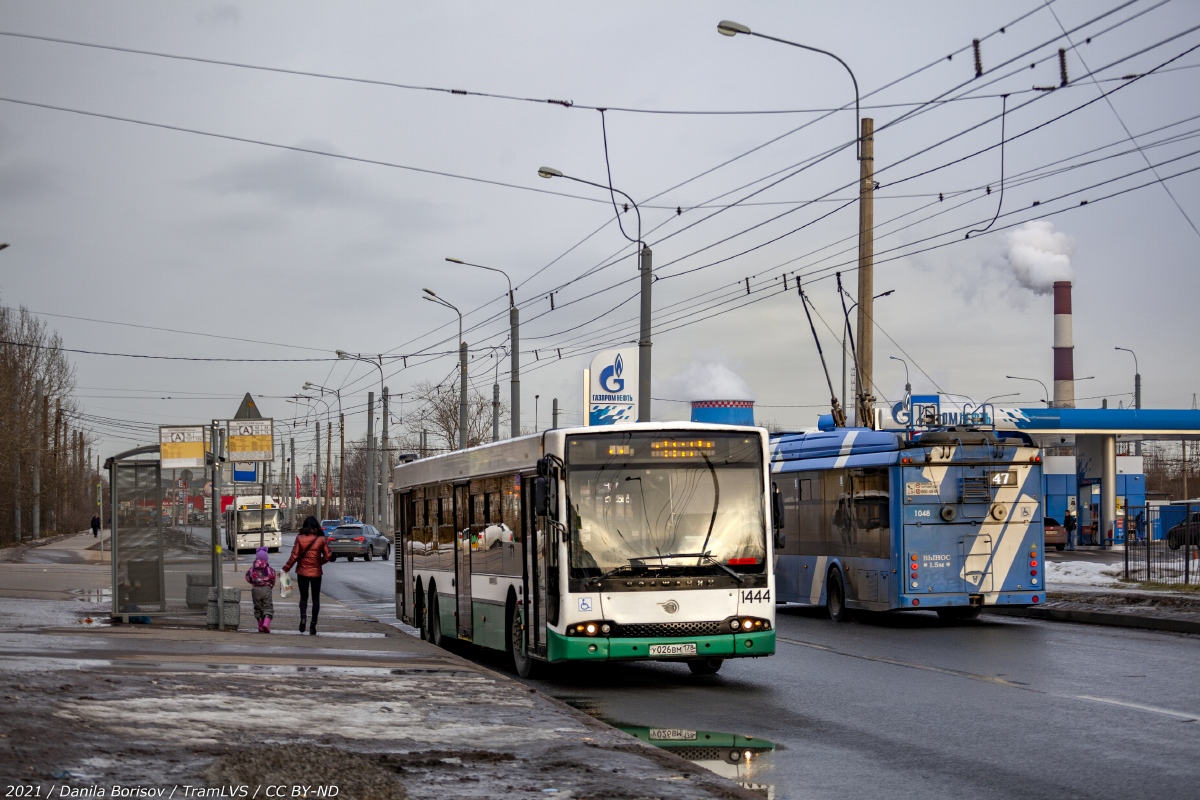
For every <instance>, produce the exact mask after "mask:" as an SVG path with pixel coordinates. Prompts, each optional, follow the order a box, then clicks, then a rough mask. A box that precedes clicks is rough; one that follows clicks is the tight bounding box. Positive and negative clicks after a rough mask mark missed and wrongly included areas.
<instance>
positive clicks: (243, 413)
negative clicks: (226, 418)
mask: <svg viewBox="0 0 1200 800" xmlns="http://www.w3.org/2000/svg"><path fill="white" fill-rule="evenodd" d="M233 418H234V419H262V418H263V415H262V414H260V413H258V403H256V402H254V398H253V397H251V396H250V393H249V392H246V396H245V397H243V398H242V404H241V405H240V406H238V410H237V413H236V414H234V415H233Z"/></svg>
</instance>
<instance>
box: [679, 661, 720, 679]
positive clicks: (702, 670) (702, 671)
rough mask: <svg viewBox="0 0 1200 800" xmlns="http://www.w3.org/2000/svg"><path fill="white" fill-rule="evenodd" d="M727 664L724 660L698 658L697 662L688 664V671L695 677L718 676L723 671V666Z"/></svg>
mask: <svg viewBox="0 0 1200 800" xmlns="http://www.w3.org/2000/svg"><path fill="white" fill-rule="evenodd" d="M724 663H725V659H723V658H698V659H696V660H695V661H689V662H687V665H688V669H690V670H691V671H692V674H693V675H716V674H717V673H718V672H720V671H721V665H722V664H724Z"/></svg>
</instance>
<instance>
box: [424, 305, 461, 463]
mask: <svg viewBox="0 0 1200 800" xmlns="http://www.w3.org/2000/svg"><path fill="white" fill-rule="evenodd" d="M421 291H423V292H425V296H424V299H425V300H428V301H430V302H431V303H437V304H438V305H440V306H445V307H446V308H448V309H450V310H451V311H453V312H454V313H455V314H458V449H459V450H466V449H467V343H466V342H464V341H463V315H462V312H461V311H459V310H458V306H456V305H454V304H453V303H451V302H449V301H447V300H446V299H445V298H444V297H438V295H437V292H435V291H433V289H422V290H421Z"/></svg>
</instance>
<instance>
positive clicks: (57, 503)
mask: <svg viewBox="0 0 1200 800" xmlns="http://www.w3.org/2000/svg"><path fill="white" fill-rule="evenodd" d="M61 451H62V398H61V397H56V398H54V464H53V466H52V467H51V470H52V471H51V473H50V480H51V481H52V482H53V483H52V484H51V485H52V486H53V487H54V504H53V506H52V507H51V510H50V526H51V527H52V528H53V529H54V532H55V533H61V531H59V529H58V521H59V520H60V519H61V518H62V516H61V515H62V483H61V478H60V477H59V476H60V475H61V474H62V468H61V466H60V464H61V463H62V456H61Z"/></svg>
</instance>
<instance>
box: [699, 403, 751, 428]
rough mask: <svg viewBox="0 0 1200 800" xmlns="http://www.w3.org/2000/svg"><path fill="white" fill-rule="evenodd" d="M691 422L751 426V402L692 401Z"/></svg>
mask: <svg viewBox="0 0 1200 800" xmlns="http://www.w3.org/2000/svg"><path fill="white" fill-rule="evenodd" d="M692 422H706V423H709V424H713V425H753V424H754V401H753V400H693V401H692Z"/></svg>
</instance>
